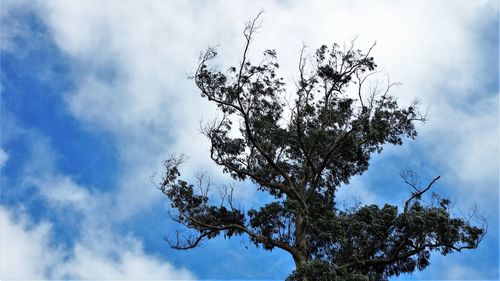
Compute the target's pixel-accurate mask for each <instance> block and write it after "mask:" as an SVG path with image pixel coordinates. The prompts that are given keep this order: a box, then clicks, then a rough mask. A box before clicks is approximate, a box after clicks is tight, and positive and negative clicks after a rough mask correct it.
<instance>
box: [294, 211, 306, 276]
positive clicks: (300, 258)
mask: <svg viewBox="0 0 500 281" xmlns="http://www.w3.org/2000/svg"><path fill="white" fill-rule="evenodd" d="M295 247H296V249H297V250H298V254H297V255H295V256H294V257H293V260H294V261H295V267H296V268H299V267H301V266H303V265H304V264H305V263H306V262H307V260H308V258H309V257H308V249H307V241H306V229H305V223H304V217H303V216H302V215H301V214H297V216H296V218H295Z"/></svg>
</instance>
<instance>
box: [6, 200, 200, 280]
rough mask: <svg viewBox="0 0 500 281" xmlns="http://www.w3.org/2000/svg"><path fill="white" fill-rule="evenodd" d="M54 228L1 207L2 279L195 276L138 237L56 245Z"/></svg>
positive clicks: (169, 277) (103, 278) (86, 240)
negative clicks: (146, 246) (148, 248)
mask: <svg viewBox="0 0 500 281" xmlns="http://www.w3.org/2000/svg"><path fill="white" fill-rule="evenodd" d="M13 214H16V217H14V216H13ZM51 228H52V226H51V224H50V223H48V222H41V223H38V224H36V223H33V222H31V221H30V218H29V217H28V216H27V215H26V214H24V213H22V212H19V210H15V211H12V210H8V209H6V208H5V207H3V206H0V247H1V251H0V278H1V279H2V280H10V279H24V280H27V279H33V280H34V279H38V280H39V279H100V280H105V279H115V280H117V279H141V280H150V279H156V280H158V279H162V280H174V279H183V280H184V279H193V275H192V274H191V273H189V272H188V271H187V270H184V269H176V268H174V267H173V266H172V265H170V264H168V263H165V262H164V261H161V260H160V259H158V258H157V257H154V256H151V255H148V254H146V253H145V252H144V250H143V249H142V246H141V243H140V242H138V241H137V240H135V239H133V238H129V239H123V238H116V237H115V238H113V240H112V241H99V243H95V242H96V241H93V242H92V237H86V238H84V241H83V244H82V243H77V244H76V245H75V246H73V247H72V248H71V249H67V248H65V247H63V246H62V245H60V244H59V243H57V241H56V242H55V244H54V237H53V232H52V229H51ZM89 238H90V239H89ZM89 240H90V243H89ZM97 245H98V246H99V247H96V246H97Z"/></svg>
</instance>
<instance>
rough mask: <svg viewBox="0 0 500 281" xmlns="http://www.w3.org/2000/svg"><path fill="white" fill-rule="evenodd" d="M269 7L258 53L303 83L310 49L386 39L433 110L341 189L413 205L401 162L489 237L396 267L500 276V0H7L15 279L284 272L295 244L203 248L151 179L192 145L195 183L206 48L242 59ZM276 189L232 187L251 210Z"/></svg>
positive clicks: (413, 91)
mask: <svg viewBox="0 0 500 281" xmlns="http://www.w3.org/2000/svg"><path fill="white" fill-rule="evenodd" d="M261 10H264V14H263V22H262V27H261V29H259V31H258V34H257V35H256V37H255V40H254V41H253V42H252V45H251V51H250V57H251V58H255V59H258V58H259V56H260V54H261V53H262V52H263V51H264V50H265V49H276V51H277V53H278V60H279V62H280V65H281V69H280V75H282V76H283V77H284V78H285V80H286V81H287V82H288V83H287V85H288V87H287V90H288V91H290V93H293V91H294V88H293V85H294V84H293V83H294V79H295V78H297V70H298V60H299V54H300V49H301V48H302V46H303V45H306V46H307V49H306V51H309V52H311V53H312V52H314V50H315V48H316V47H319V46H320V45H322V44H326V45H329V44H333V43H339V44H341V45H342V44H346V43H347V44H348V43H350V42H351V41H352V40H353V39H354V38H356V46H357V47H358V48H361V49H365V50H366V49H368V48H369V47H370V46H371V45H372V44H373V42H375V41H376V42H377V45H376V47H375V49H374V51H373V55H374V57H375V60H376V62H377V64H378V66H379V70H380V71H381V72H380V73H381V76H380V79H381V81H385V79H386V77H387V76H388V75H389V77H390V79H391V81H395V82H400V83H401V84H400V85H399V86H398V87H396V88H393V92H392V94H393V95H395V96H396V97H397V98H398V101H399V102H400V103H401V104H403V105H404V104H409V103H410V102H411V101H412V100H414V99H415V98H418V99H419V100H420V102H421V105H422V107H423V108H424V109H425V110H426V111H427V117H428V121H427V122H426V123H425V124H420V125H418V131H419V136H418V137H417V139H415V140H411V141H406V142H405V144H404V145H403V146H397V147H394V146H386V147H384V150H383V152H382V153H381V154H380V155H376V156H375V157H373V159H372V160H371V162H370V169H369V171H368V172H366V173H365V174H363V175H362V176H357V177H355V178H353V180H352V182H351V184H350V185H348V186H343V187H342V188H341V189H340V190H339V199H338V200H339V201H341V202H344V203H345V204H349V202H353V201H354V200H357V199H359V200H361V202H363V203H365V204H379V205H381V206H382V205H383V204H385V203H390V204H399V205H401V203H402V202H403V201H404V198H407V196H408V194H409V192H410V191H409V190H408V188H407V187H405V186H404V184H403V183H402V180H401V179H400V177H399V172H400V171H401V170H402V169H404V168H406V167H410V168H412V169H414V170H415V171H417V172H418V173H419V175H420V176H421V178H422V179H423V180H431V179H432V178H434V177H436V176H438V175H440V176H441V179H440V180H439V182H438V183H437V184H436V185H435V187H434V188H435V191H436V192H439V193H441V194H443V195H445V196H448V197H449V198H450V199H451V200H452V202H454V208H453V213H454V214H455V215H457V216H462V217H463V216H467V214H468V212H469V211H470V210H471V208H474V207H476V208H477V210H478V212H479V213H480V214H482V215H484V216H485V217H486V219H487V222H488V233H487V235H486V236H485V238H484V240H483V241H482V243H481V244H480V246H479V247H478V248H477V249H476V250H472V251H466V252H463V253H454V254H450V255H448V256H446V257H441V256H440V255H439V254H437V253H436V254H434V255H433V256H432V258H431V265H430V266H429V267H428V268H427V269H425V270H424V271H421V272H415V273H413V274H407V275H402V276H400V277H398V278H393V279H392V280H452V279H453V280H498V279H499V232H498V230H499V223H498V222H499V210H498V205H499V204H498V203H499V190H498V189H499V95H498V93H499V91H498V85H499V81H498V79H499V73H498V63H499V57H498V34H499V32H498V26H499V21H498V13H499V11H498V2H497V1H494V0H491V1H487V0H476V1H466V0H463V1H462V0H454V1H432V0H425V1H424V0H423V1H416V0H414V1H396V0H393V1H391V0H387V1H385V0H382V1H369V0H359V1H328V0H324V1H285V0H281V1H277V0H276V1H229V0H227V1H216V0H214V1H198V0H185V1H106V0H97V1H92V0H86V1H71V0H61V1H36V0H34V1H23V0H17V1H14V0H12V1H11V0H0V39H1V45H0V51H1V61H0V62H1V68H0V100H1V103H0V110H1V111H0V114H1V119H0V125H1V127H0V133H1V143H0V169H1V170H0V172H1V179H0V183H1V193H0V279H2V280H9V279H136V280H138V279H140V280H145V279H172V280H174V279H182V280H185V279H203V280H207V279H214V280H216V279H262V280H274V279H281V280H282V279H284V278H285V277H286V276H287V275H288V274H289V273H290V272H291V271H292V270H293V260H292V259H291V257H289V256H288V255H287V254H286V253H284V252H280V251H279V250H274V251H272V252H268V251H264V250H262V249H256V248H255V247H254V246H253V245H252V244H251V243H250V242H249V241H248V239H245V238H242V237H235V238H232V239H230V240H225V239H223V238H220V239H214V240H210V241H207V242H205V243H204V244H203V245H202V246H201V247H199V248H197V249H192V250H190V251H176V250H173V249H171V248H170V247H169V246H168V244H167V242H166V241H165V237H166V236H168V235H169V234H170V235H171V234H173V233H174V232H175V230H176V229H178V227H179V226H177V225H176V224H175V223H173V222H172V221H171V219H170V218H169V216H168V210H169V204H168V201H167V200H166V198H165V197H164V196H163V194H162V193H161V192H160V191H158V190H157V189H156V188H155V185H154V184H153V183H152V180H151V178H152V177H153V181H154V179H155V175H156V179H158V177H159V175H160V174H161V172H162V161H163V160H165V159H166V158H167V157H168V156H169V155H172V154H175V153H184V154H186V155H187V156H188V157H189V159H188V161H187V162H186V164H185V165H184V166H183V168H182V171H181V172H182V173H183V175H185V176H186V178H188V179H189V178H190V177H191V178H192V177H193V176H194V175H195V174H196V172H198V171H206V172H207V173H208V174H209V175H210V176H211V177H212V178H213V180H214V181H215V182H218V183H221V184H229V183H231V179H230V178H229V177H228V176H227V175H225V174H223V173H222V171H221V169H220V168H218V167H217V166H215V164H213V163H211V162H210V160H209V150H208V149H209V143H208V141H207V140H206V139H205V138H204V136H202V135H201V134H200V133H199V121H200V120H210V119H211V118H213V117H214V116H215V114H216V113H215V108H214V107H213V105H211V104H209V103H208V102H207V101H205V100H204V99H202V98H201V97H200V93H199V91H198V90H197V89H196V87H195V85H194V82H193V81H192V80H190V79H188V76H189V75H190V74H192V73H193V72H194V70H195V68H196V66H197V62H198V57H199V54H200V52H201V51H203V50H204V49H206V48H207V47H208V46H217V47H218V51H219V54H220V57H219V59H218V60H217V63H218V64H219V65H220V66H221V67H223V68H227V67H229V66H232V65H236V64H238V62H239V60H240V56H241V52H242V47H243V44H244V37H243V34H242V31H243V27H244V23H245V22H246V21H247V20H249V19H251V18H253V17H255V15H256V14H257V13H258V12H259V11H261ZM264 198H265V197H264V195H263V194H260V193H259V192H258V191H256V189H255V186H253V185H252V184H251V183H248V182H243V183H241V182H240V183H235V199H236V200H237V201H238V202H240V204H241V205H242V206H259V204H262V202H263V200H265V199H264Z"/></svg>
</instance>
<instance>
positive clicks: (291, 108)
mask: <svg viewBox="0 0 500 281" xmlns="http://www.w3.org/2000/svg"><path fill="white" fill-rule="evenodd" d="M257 20H258V17H257V18H256V19H254V20H253V21H250V22H249V23H248V24H247V26H246V28H245V30H244V36H245V39H246V45H245V49H244V51H243V57H242V60H241V63H240V64H239V66H238V67H231V68H229V69H228V70H227V71H226V72H221V71H219V70H217V69H213V68H210V67H209V66H208V65H209V63H210V61H211V60H213V59H214V58H215V57H216V50H215V49H213V48H210V49H208V50H207V51H206V52H205V53H204V54H203V55H202V56H201V58H200V64H199V66H198V68H197V70H196V73H195V75H194V81H195V83H196V85H197V86H198V88H199V89H200V90H201V95H202V97H204V98H206V99H208V101H210V102H213V103H215V104H216V105H217V107H218V110H219V111H220V113H221V116H220V118H219V119H217V120H215V121H214V122H212V123H210V124H208V125H206V126H205V127H204V128H203V130H202V132H203V133H204V134H205V135H206V136H207V137H208V139H209V140H210V144H211V147H210V157H211V159H212V160H213V161H214V162H215V163H216V164H217V165H219V166H221V167H222V169H223V171H224V172H225V173H228V174H230V175H231V176H232V178H234V179H235V180H237V181H244V180H250V181H252V182H253V183H254V184H255V186H256V188H258V190H260V191H262V192H266V193H268V194H269V195H270V196H272V198H273V199H274V201H273V202H272V203H269V204H265V205H264V206H262V207H260V208H255V209H250V210H248V211H244V210H242V209H241V208H239V207H237V206H236V205H235V204H234V202H233V197H232V189H228V188H226V189H224V190H223V192H222V193H221V194H222V196H221V198H222V200H221V203H220V204H217V205H214V204H211V202H210V200H209V196H208V185H209V184H208V183H206V182H205V181H204V177H203V176H200V177H198V183H197V184H196V185H192V184H188V183H187V182H186V181H183V180H179V179H178V177H179V176H180V173H179V166H180V164H181V163H182V162H183V160H184V158H183V157H171V158H169V159H168V160H166V161H165V169H166V171H165V174H164V177H163V179H162V183H161V185H160V189H161V190H162V192H163V193H164V194H165V195H166V196H167V197H168V198H169V199H170V201H171V206H172V207H173V209H174V210H176V213H175V214H172V218H173V219H174V220H175V221H177V222H179V223H181V224H183V225H184V226H186V227H187V229H188V230H190V234H188V235H186V234H185V233H184V232H178V233H177V240H176V241H170V242H171V246H172V247H174V248H177V249H190V248H194V247H196V246H198V245H199V244H200V242H201V241H203V240H205V239H212V238H214V237H216V236H218V235H223V236H224V237H226V238H230V237H232V236H234V235H247V236H248V237H249V239H250V240H251V241H252V242H253V243H254V244H255V245H256V246H260V247H263V248H264V249H266V250H272V249H274V248H279V249H281V250H284V251H286V252H288V253H289V254H290V255H291V256H292V257H293V260H294V261H295V265H296V270H295V271H294V272H293V274H292V275H290V276H289V277H288V279H289V280H387V279H388V277H390V276H393V275H399V274H401V273H405V272H413V271H415V270H416V269H418V270H422V269H424V268H425V267H427V266H428V265H429V258H430V253H431V252H432V251H438V252H440V253H441V254H443V255H446V254H449V253H451V252H460V251H461V250H463V249H474V248H476V247H477V246H478V243H479V242H480V241H481V239H482V238H483V236H484V235H485V229H482V228H479V227H476V226H473V225H472V224H471V223H470V222H469V221H468V220H465V219H459V218H453V217H452V216H451V215H450V210H449V205H450V201H449V200H447V199H442V198H440V197H439V196H438V195H435V194H433V199H434V200H433V203H431V204H428V205H426V204H424V203H423V201H422V197H423V196H424V194H426V193H427V192H428V191H429V190H430V189H431V187H432V186H433V185H434V184H435V182H436V181H437V180H438V179H439V176H438V177H436V178H434V179H433V180H431V181H430V183H429V184H427V185H425V186H421V185H420V180H419V179H418V177H417V176H416V174H415V173H414V172H412V171H411V170H406V171H404V172H403V173H402V177H403V179H404V182H405V183H406V184H408V185H409V186H410V187H411V189H412V193H411V194H410V196H409V198H408V199H407V200H406V201H405V202H404V203H403V205H402V206H401V209H400V208H398V207H397V206H393V205H389V204H386V205H385V206H383V207H379V206H377V205H369V206H355V207H353V208H348V209H345V208H344V209H342V208H340V207H338V206H337V205H336V201H335V194H336V191H337V190H338V188H339V187H340V186H341V185H343V184H344V185H346V184H348V183H349V180H350V179H351V178H352V177H353V176H355V175H359V174H362V173H363V172H365V171H366V170H367V169H368V164H369V160H370V157H371V155H372V154H374V153H380V152H381V151H382V148H383V145H384V144H394V145H401V144H402V143H403V140H405V139H407V138H409V139H413V138H415V137H416V136H417V131H416V129H415V123H416V122H423V121H424V119H425V116H423V115H422V114H420V113H419V110H418V106H417V103H414V104H412V105H410V106H408V107H400V106H399V105H398V103H397V101H396V99H395V98H394V97H393V96H391V95H390V94H389V90H390V89H391V87H392V86H393V85H394V84H391V83H387V85H386V87H384V88H383V89H380V88H371V91H369V92H368V93H367V92H366V90H367V89H366V88H367V87H366V85H365V81H367V78H368V77H370V76H371V75H373V74H375V73H376V70H375V69H376V64H375V62H374V59H373V57H371V56H370V52H371V50H372V48H373V46H372V48H370V49H369V50H368V52H366V53H364V52H362V51H360V50H357V49H354V47H353V46H352V45H351V47H350V48H347V49H346V48H343V49H341V48H340V46H338V45H336V44H334V45H333V46H332V47H330V48H329V47H327V46H321V47H320V48H319V49H317V51H316V53H315V54H314V56H313V58H312V60H311V61H310V60H307V58H306V56H305V54H304V50H302V52H301V54H300V60H299V68H298V70H299V77H298V81H297V83H296V87H297V91H296V95H295V100H294V101H293V102H291V103H287V102H286V99H285V98H284V94H285V84H284V82H283V78H280V77H278V76H277V75H276V71H277V69H278V67H279V65H278V63H277V62H276V52H275V51H274V50H267V51H265V52H264V56H263V59H262V60H261V61H260V62H259V63H258V64H252V63H251V62H250V61H249V60H248V58H247V55H248V49H249V46H250V43H251V41H252V36H253V35H254V34H255V31H256V29H257V24H256V23H257ZM196 187H198V190H197V189H196Z"/></svg>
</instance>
